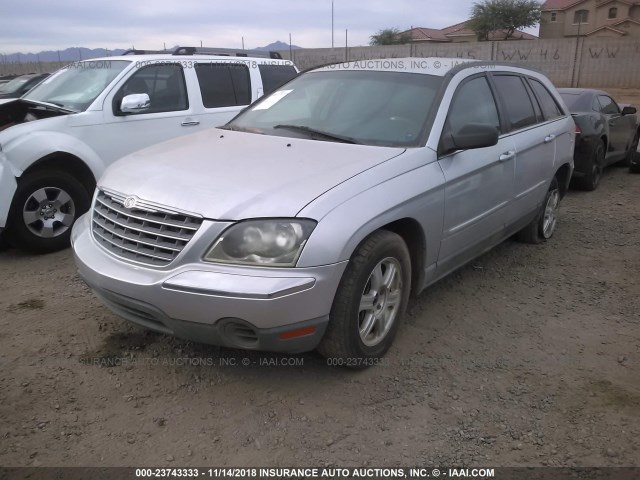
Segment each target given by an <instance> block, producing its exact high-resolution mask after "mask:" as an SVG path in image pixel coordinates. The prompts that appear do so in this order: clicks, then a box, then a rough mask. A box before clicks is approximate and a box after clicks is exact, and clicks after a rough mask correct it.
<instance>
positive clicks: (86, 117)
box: [0, 47, 298, 252]
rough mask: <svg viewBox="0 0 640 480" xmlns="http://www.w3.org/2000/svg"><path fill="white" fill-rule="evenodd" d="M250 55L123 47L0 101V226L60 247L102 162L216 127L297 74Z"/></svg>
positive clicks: (37, 246) (30, 245)
mask: <svg viewBox="0 0 640 480" xmlns="http://www.w3.org/2000/svg"><path fill="white" fill-rule="evenodd" d="M216 53H217V55H216ZM260 53H262V54H263V55H265V57H262V58H261V57H257V56H252V57H248V56H246V55H247V52H246V51H244V52H243V51H240V52H235V51H228V50H220V49H218V50H201V49H195V48H192V47H180V48H178V49H177V50H176V51H175V52H174V53H173V54H171V53H161V54H160V53H151V54H149V53H147V52H144V51H135V50H132V51H130V52H126V53H125V54H123V55H122V56H118V57H108V58H99V59H93V60H87V61H83V62H77V63H73V64H71V65H68V66H66V67H65V68H62V69H61V70H58V71H57V72H55V73H54V74H53V75H51V76H50V77H49V78H47V79H46V80H45V81H44V82H42V83H41V84H40V85H38V86H37V87H36V88H34V89H33V90H31V91H30V92H29V93H28V94H26V95H25V96H23V97H22V98H20V99H17V100H15V101H10V102H6V103H3V104H0V232H2V233H3V234H6V236H7V237H8V239H9V240H10V241H12V243H14V244H15V245H16V246H18V247H21V248H25V249H29V250H32V251H38V252H49V251H55V250H59V249H61V248H65V247H66V246H68V244H69V235H70V233H71V226H72V225H73V222H74V221H75V219H76V218H77V217H79V216H80V215H81V214H82V213H84V212H85V211H87V210H88V208H89V205H90V201H91V195H92V192H93V190H94V189H95V185H96V180H97V179H98V178H99V177H100V176H101V175H102V172H103V171H104V169H105V168H106V167H107V166H108V165H109V164H111V163H113V162H114V161H115V160H117V159H119V158H120V157H122V156H124V155H127V154H129V153H132V152H134V151H136V150H139V149H141V148H144V147H147V146H150V145H153V144H155V143H158V142H160V141H163V140H167V139H170V138H174V137H177V136H180V135H183V134H186V133H192V132H194V131H197V130H202V129H206V128H209V127H216V126H219V125H223V124H224V123H226V122H227V121H229V120H230V119H231V118H233V117H234V116H235V115H236V114H237V113H238V112H239V111H240V110H242V109H243V108H244V107H245V106H247V105H249V104H250V103H252V102H253V101H255V100H257V99H258V98H259V97H261V96H262V95H263V94H265V93H269V92H271V91H273V90H275V89H277V88H278V87H280V86H281V85H282V84H284V83H286V82H287V81H289V80H290V79H292V78H293V77H295V76H296V75H297V73H298V72H297V69H296V68H295V66H294V65H293V64H292V63H291V62H290V61H286V60H282V59H281V58H280V56H279V55H278V54H277V53H275V52H274V53H271V54H270V53H269V52H260ZM254 54H255V55H257V54H258V53H257V52H255V53H254V52H251V55H254ZM272 57H277V58H272ZM212 154H213V152H212ZM153 174H154V172H153V171H149V172H148V175H149V176H150V177H152V176H153ZM140 180H143V179H140Z"/></svg>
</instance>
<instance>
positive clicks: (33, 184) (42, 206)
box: [7, 170, 90, 253]
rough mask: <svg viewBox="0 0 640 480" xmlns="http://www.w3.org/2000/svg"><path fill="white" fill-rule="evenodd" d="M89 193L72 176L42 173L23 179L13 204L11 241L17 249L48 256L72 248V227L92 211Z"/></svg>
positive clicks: (54, 171)
mask: <svg viewBox="0 0 640 480" xmlns="http://www.w3.org/2000/svg"><path fill="white" fill-rule="evenodd" d="M89 203H90V199H89V194H88V192H87V191H86V189H85V188H84V187H83V185H82V184H81V183H80V182H79V181H78V180H77V179H75V178H74V177H72V176H71V175H69V174H67V173H64V172H60V171H57V170H41V171H38V172H35V173H32V174H27V175H26V176H25V177H24V178H20V179H19V182H18V189H17V190H16V193H15V194H14V197H13V202H12V203H11V210H10V212H9V228H8V229H7V234H8V236H9V239H10V241H11V242H12V243H13V244H14V245H15V246H16V247H18V248H24V249H26V250H30V251H33V252H36V253H47V252H54V251H57V250H61V249H63V248H66V247H68V246H69V239H70V236H71V227H72V225H73V222H75V220H76V218H78V216H80V215H82V214H83V213H84V212H86V211H87V210H88V209H89Z"/></svg>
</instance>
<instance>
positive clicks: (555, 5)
mask: <svg viewBox="0 0 640 480" xmlns="http://www.w3.org/2000/svg"><path fill="white" fill-rule="evenodd" d="M586 1H587V0H547V1H546V2H544V4H543V5H542V10H566V9H567V8H569V7H572V6H573V5H578V4H579V3H583V2H586Z"/></svg>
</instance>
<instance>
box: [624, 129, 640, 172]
mask: <svg viewBox="0 0 640 480" xmlns="http://www.w3.org/2000/svg"><path fill="white" fill-rule="evenodd" d="M639 141H640V131H639V132H637V133H636V136H635V137H633V141H632V142H631V145H630V146H629V150H627V154H626V155H625V157H624V160H622V161H621V162H620V165H622V166H623V167H631V165H632V160H633V156H634V155H635V154H636V150H637V149H638V142H639Z"/></svg>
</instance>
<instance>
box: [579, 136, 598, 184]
mask: <svg viewBox="0 0 640 480" xmlns="http://www.w3.org/2000/svg"><path fill="white" fill-rule="evenodd" d="M603 170H604V143H603V142H602V141H599V142H598V144H597V145H596V146H595V148H594V149H593V153H592V154H591V157H590V158H589V162H588V163H587V171H586V172H585V176H584V177H582V178H578V179H577V180H576V182H575V184H576V186H577V187H578V188H580V189H581V190H587V191H593V190H595V189H596V188H598V185H599V184H600V180H601V179H602V172H603Z"/></svg>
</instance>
